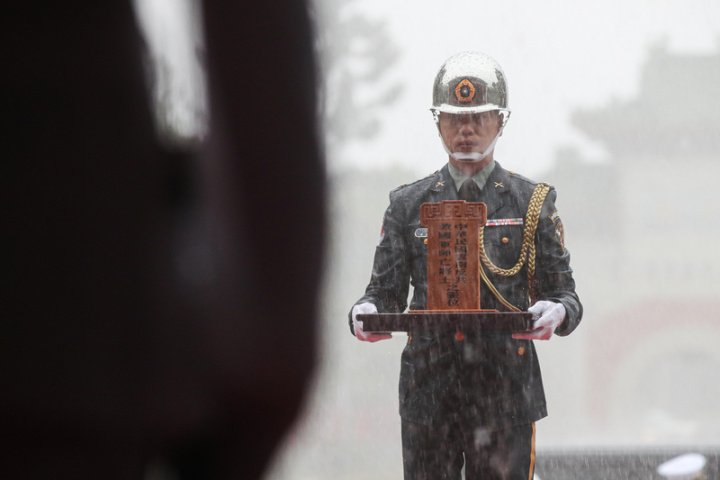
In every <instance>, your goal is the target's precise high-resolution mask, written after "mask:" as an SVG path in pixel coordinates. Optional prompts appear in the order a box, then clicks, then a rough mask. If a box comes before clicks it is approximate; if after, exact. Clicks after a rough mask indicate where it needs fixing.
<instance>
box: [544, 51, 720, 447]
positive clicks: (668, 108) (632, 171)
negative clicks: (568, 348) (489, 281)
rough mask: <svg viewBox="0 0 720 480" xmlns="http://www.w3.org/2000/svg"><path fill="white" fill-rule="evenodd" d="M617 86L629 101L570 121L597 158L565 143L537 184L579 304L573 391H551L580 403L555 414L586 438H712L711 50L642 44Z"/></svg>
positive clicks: (719, 254) (718, 218) (714, 208)
mask: <svg viewBox="0 0 720 480" xmlns="http://www.w3.org/2000/svg"><path fill="white" fill-rule="evenodd" d="M599 81H602V79H599ZM629 88H631V89H632V91H636V92H637V94H636V95H635V96H634V97H633V98H627V99H611V100H610V101H609V102H608V103H607V104H606V105H605V106H604V107H602V108H599V109H593V110H580V111H578V112H576V114H575V115H574V117H573V123H574V124H575V126H576V127H577V128H578V129H580V130H581V131H582V132H584V133H585V134H586V135H587V136H588V137H589V138H590V139H592V140H594V141H596V142H598V143H599V144H600V145H601V146H602V147H603V149H604V151H605V152H606V153H607V158H606V159H605V161H604V162H602V163H597V162H595V163H590V162H587V161H585V160H584V159H583V158H581V157H580V155H579V154H578V153H577V152H575V151H573V150H572V149H565V150H562V151H560V152H559V153H558V161H557V164H556V166H555V168H554V169H553V170H552V171H550V172H548V173H547V174H546V175H544V176H543V179H545V180H547V181H549V182H551V183H552V184H554V185H556V186H557V187H558V190H559V192H560V196H559V198H558V205H559V206H560V213H561V216H562V218H563V220H564V222H565V224H566V230H567V234H566V235H567V241H568V246H569V247H570V251H571V253H572V255H573V262H572V263H573V266H574V268H575V270H576V272H577V276H576V278H577V280H578V285H579V292H580V294H581V298H582V300H583V303H584V304H585V306H586V314H585V324H584V325H583V326H582V327H581V331H582V332H583V333H582V335H579V337H580V339H581V342H579V344H576V347H575V348H574V349H573V351H572V354H573V358H577V362H576V365H579V366H580V370H581V372H582V373H581V375H577V373H576V374H574V375H573V376H572V378H573V379H574V380H575V381H576V382H577V385H580V387H578V391H574V390H573V387H571V386H567V385H566V386H564V387H562V388H563V389H564V391H568V390H570V391H571V392H574V395H571V398H572V399H575V398H582V399H583V403H582V404H583V407H582V408H579V409H578V408H577V404H576V403H572V405H568V410H569V411H572V412H573V413H574V414H579V415H582V416H584V417H585V419H584V420H583V419H580V423H581V424H586V425H587V427H589V429H590V432H592V433H589V434H588V436H592V435H597V436H598V438H601V439H603V440H607V441H608V442H612V443H617V442H621V443H634V444H637V443H638V442H639V443H641V444H642V443H647V444H653V445H661V444H671V443H694V442H699V443H715V444H717V443H718V442H719V441H720V434H719V433H718V432H720V410H718V408H717V398H719V397H720V373H718V372H720V350H719V349H718V348H717V338H718V336H720V251H719V250H718V239H720V202H718V195H719V193H718V189H717V181H718V180H717V179H718V178H720V163H718V160H720V158H719V157H720V154H719V153H718V152H720V108H718V107H720V104H719V103H718V99H720V52H718V53H714V54H711V55H680V54H674V53H671V52H668V51H666V50H665V49H663V48H655V49H653V50H651V51H650V53H649V56H648V59H647V61H646V64H645V66H644V69H643V71H642V76H641V80H640V84H639V85H638V86H634V85H632V86H629ZM545 350H546V351H547V352H546V353H547V354H548V355H549V356H550V357H551V359H552V360H551V362H560V361H562V359H560V358H557V355H555V354H554V353H552V350H551V349H549V348H548V349H545ZM565 361H567V359H565ZM561 401H563V400H561ZM568 403H569V402H568ZM551 405H552V404H551Z"/></svg>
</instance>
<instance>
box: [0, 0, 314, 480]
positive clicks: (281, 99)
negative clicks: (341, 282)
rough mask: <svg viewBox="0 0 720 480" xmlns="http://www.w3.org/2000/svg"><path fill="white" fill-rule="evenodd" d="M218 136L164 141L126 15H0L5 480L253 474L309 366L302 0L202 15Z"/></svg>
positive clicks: (310, 201) (39, 9)
mask: <svg viewBox="0 0 720 480" xmlns="http://www.w3.org/2000/svg"><path fill="white" fill-rule="evenodd" d="M203 8H204V15H205V31H206V32H207V34H206V48H207V67H208V78H209V81H208V84H209V92H210V98H211V116H210V138H209V139H208V140H207V141H206V142H205V143H204V144H203V145H202V146H201V147H200V148H199V150H198V152H196V154H191V153H187V152H181V151H169V150H168V149H166V148H163V146H162V145H161V144H160V143H159V142H158V140H157V136H156V133H155V127H154V125H153V123H152V113H151V111H150V102H149V100H148V94H147V88H146V85H145V82H144V79H145V72H144V70H143V65H142V43H141V37H140V35H139V33H138V31H137V26H136V22H135V17H134V13H133V11H132V8H131V4H130V2H117V1H115V2H104V3H103V4H97V3H90V2H81V3H80V4H74V5H72V6H70V5H67V4H63V3H59V4H54V3H47V4H45V3H43V4H42V6H37V5H36V4H28V5H27V6H25V5H23V6H13V7H12V8H10V9H9V11H8V12H6V15H4V16H3V21H2V24H3V25H2V33H0V35H1V36H2V37H1V38H2V49H3V58H4V59H6V62H5V64H6V68H5V73H4V75H3V83H4V84H5V88H3V96H4V97H6V98H5V102H4V104H5V105H7V107H6V108H8V110H7V111H6V112H5V113H6V115H5V117H6V119H7V121H8V122H9V127H10V128H9V129H5V136H4V138H5V142H4V144H5V150H6V152H7V151H9V154H6V160H5V162H4V163H5V165H9V166H10V169H9V170H10V174H8V175H3V178H4V180H5V181H7V182H8V184H7V185H6V186H5V187H4V188H3V191H4V193H5V195H7V199H6V201H4V202H3V205H4V207H5V208H6V209H7V210H6V211H7V212H8V214H7V216H6V217H5V219H6V222H5V230H6V235H7V236H8V237H9V239H10V243H11V249H10V250H9V251H6V254H5V255H6V261H5V262H3V263H4V265H5V267H4V273H5V274H6V275H7V276H6V277H5V282H4V284H5V288H4V289H3V290H4V291H5V292H9V295H7V297H6V298H7V299H8V300H9V307H10V308H9V309H4V315H3V321H2V325H3V327H2V329H0V382H1V384H2V394H1V395H0V417H1V418H2V420H1V421H0V429H1V430H0V431H2V434H3V437H4V439H5V442H4V443H6V444H7V445H8V447H6V449H5V450H3V452H2V461H1V463H0V476H2V478H143V476H145V475H146V471H147V465H148V464H161V465H163V468H164V469H165V471H167V472H169V474H170V475H172V477H173V478H257V477H258V476H259V475H260V474H261V472H262V470H263V469H264V467H265V464H266V462H267V460H268V457H269V455H270V454H271V452H272V451H273V448H274V446H275V445H276V443H277V442H278V440H279V439H280V437H281V435H282V434H283V432H284V431H285V429H286V428H287V427H288V426H289V424H290V423H291V422H292V420H293V419H294V417H295V415H296V413H297V411H298V408H299V406H300V403H301V401H302V397H303V394H304V390H305V386H306V382H307V380H308V379H309V376H310V375H311V373H312V369H313V365H314V361H315V333H316V328H317V327H316V321H315V318H316V312H317V310H316V309H317V305H316V303H317V293H318V285H319V277H320V272H321V268H320V261H321V258H322V254H323V237H324V232H325V223H324V221H325V205H324V199H325V184H324V168H323V165H322V161H321V156H320V152H319V147H318V140H317V131H316V118H315V110H316V107H315V105H316V102H315V92H314V89H315V84H316V83H315V74H316V72H315V62H314V56H313V53H312V38H311V37H312V35H311V28H310V23H309V20H308V14H307V11H306V8H305V5H304V4H303V3H302V2H293V1H283V2H281V4H280V5H278V4H277V3H267V2H265V3H263V2H252V3H249V2H221V1H212V0H210V1H206V2H204V6H203Z"/></svg>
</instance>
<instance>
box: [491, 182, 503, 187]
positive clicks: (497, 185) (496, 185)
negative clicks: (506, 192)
mask: <svg viewBox="0 0 720 480" xmlns="http://www.w3.org/2000/svg"><path fill="white" fill-rule="evenodd" d="M493 183H495V188H505V185H503V183H502V182H493Z"/></svg>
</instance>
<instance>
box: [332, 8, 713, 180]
mask: <svg viewBox="0 0 720 480" xmlns="http://www.w3.org/2000/svg"><path fill="white" fill-rule="evenodd" d="M349 10H354V11H358V12H362V13H363V14H364V15H365V16H368V17H370V18H373V19H381V20H383V21H385V22H386V25H387V29H388V33H389V35H390V37H391V38H392V40H393V41H394V42H395V43H396V44H397V46H398V47H399V49H400V51H401V58H400V63H399V64H398V65H397V67H396V68H394V70H393V72H392V74H391V75H389V76H388V78H387V79H386V81H388V82H398V83H400V84H402V85H403V92H402V95H401V97H400V98H399V100H398V101H396V102H395V103H394V104H392V105H391V106H390V107H389V108H387V109H386V110H385V111H384V112H383V116H382V127H383V130H382V132H381V134H380V135H378V136H376V137H375V138H373V139H371V140H370V141H368V142H362V143H361V142H353V143H350V144H348V145H347V146H346V147H345V148H343V149H342V150H340V151H339V152H338V155H336V156H334V157H333V158H329V159H328V161H329V164H330V166H331V167H340V166H342V165H348V164H351V165H364V166H377V165H379V164H381V163H386V162H388V161H396V162H400V163H401V164H404V165H410V166H413V167H414V168H415V169H417V171H418V173H419V174H424V173H429V172H431V171H434V170H435V169H437V168H438V167H439V166H440V165H442V163H443V162H444V161H445V159H446V155H445V154H444V151H443V150H442V147H441V145H440V143H439V141H438V138H437V134H436V129H435V126H434V124H433V123H432V121H431V116H430V113H429V112H428V107H429V106H430V99H431V88H432V81H433V79H434V77H435V74H436V73H437V71H438V69H439V67H440V65H441V64H442V63H443V61H444V60H445V59H446V58H447V57H448V56H450V55H452V54H453V53H455V52H458V51H462V50H481V51H484V52H486V53H488V54H490V55H491V56H493V57H495V58H496V59H497V60H498V61H499V62H500V64H501V65H502V66H503V69H504V70H505V73H506V76H507V78H508V82H509V99H510V107H511V109H512V110H513V114H512V118H511V119H510V123H509V124H508V127H507V128H506V130H505V134H504V136H503V138H501V140H500V142H499V143H498V146H497V149H496V158H497V159H499V160H500V161H501V162H502V163H503V164H504V165H505V166H507V167H510V168H511V169H514V170H518V171H520V172H522V173H526V174H528V175H532V174H533V173H537V172H540V171H542V170H544V169H545V168H547V167H548V166H549V165H550V164H551V162H552V161H553V158H554V152H555V149H556V148H557V147H558V146H560V145H567V144H571V145H576V146H578V147H580V148H581V150H582V152H583V153H584V154H585V155H587V156H589V157H591V158H595V159H600V158H602V156H603V152H602V151H600V150H599V149H598V148H597V147H596V146H593V145H592V144H590V142H588V141H587V139H585V138H584V137H583V136H582V134H579V133H578V132H576V131H574V129H573V128H572V127H571V126H570V124H569V115H570V113H571V112H572V111H573V110H574V109H576V108H577V107H581V106H582V107H591V106H599V105H605V104H607V103H609V102H610V101H611V100H612V99H613V98H616V99H626V98H631V97H632V96H634V95H635V94H636V92H637V87H638V80H639V74H640V71H641V67H642V65H643V62H644V61H645V59H646V57H647V53H648V49H649V48H650V47H651V46H652V45H656V44H659V43H660V44H662V43H664V44H665V45H666V46H667V48H668V50H669V51H671V52H680V53H700V54H708V53H712V52H717V51H718V50H720V2H719V1H717V0H606V1H603V2H583V1H577V0H558V1H554V2H548V1H542V2H541V1H536V2H529V1H520V0H502V1H500V0H497V1H492V2H486V1H478V0H452V1H447V0H445V1H440V0H424V1H413V2H401V1H388V0H357V1H355V2H352V3H351V4H350V8H349ZM708 101H717V99H708Z"/></svg>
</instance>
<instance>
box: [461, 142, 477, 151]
mask: <svg viewBox="0 0 720 480" xmlns="http://www.w3.org/2000/svg"><path fill="white" fill-rule="evenodd" d="M477 145H478V144H477V142H460V143H458V144H456V150H457V151H460V152H469V151H471V150H472V149H474V148H476V147H477Z"/></svg>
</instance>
